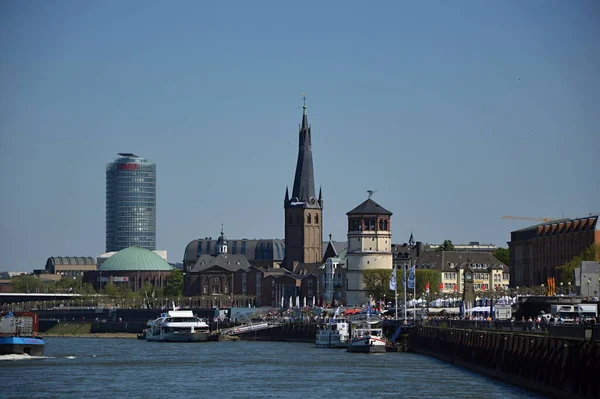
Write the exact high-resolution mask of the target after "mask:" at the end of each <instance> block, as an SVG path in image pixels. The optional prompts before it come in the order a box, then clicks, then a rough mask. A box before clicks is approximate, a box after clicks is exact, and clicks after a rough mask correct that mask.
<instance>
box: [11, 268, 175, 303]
mask: <svg viewBox="0 0 600 399" xmlns="http://www.w3.org/2000/svg"><path fill="white" fill-rule="evenodd" d="M11 283H12V285H13V291H14V292H23V293H35V292H39V293H72V294H81V295H94V294H104V295H107V296H109V297H111V298H125V299H133V298H146V297H148V298H150V297H152V298H162V297H181V296H183V272H182V271H181V270H173V271H172V272H171V275H170V276H169V278H168V280H167V284H166V286H165V287H154V286H153V285H152V284H150V283H145V284H144V285H143V286H142V287H140V289H139V290H138V291H133V289H132V288H131V287H130V286H129V285H128V284H113V283H112V282H109V283H107V284H106V285H104V286H102V289H101V290H100V291H96V290H95V289H94V287H93V286H92V285H91V284H89V283H84V282H83V281H82V279H81V277H76V278H68V277H65V278H62V279H61V280H58V281H52V282H44V281H42V280H40V279H39V278H38V277H36V276H32V275H24V276H18V277H13V278H12V279H11Z"/></svg>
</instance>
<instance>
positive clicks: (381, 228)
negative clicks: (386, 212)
mask: <svg viewBox="0 0 600 399" xmlns="http://www.w3.org/2000/svg"><path fill="white" fill-rule="evenodd" d="M379 230H384V228H383V220H380V221H379Z"/></svg>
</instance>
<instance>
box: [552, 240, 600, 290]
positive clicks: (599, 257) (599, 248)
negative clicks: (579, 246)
mask: <svg viewBox="0 0 600 399" xmlns="http://www.w3.org/2000/svg"><path fill="white" fill-rule="evenodd" d="M583 261H596V262H598V261H600V245H598V244H592V245H590V246H589V247H588V248H586V249H585V250H584V251H583V252H582V253H580V254H579V255H577V256H575V257H573V259H571V260H570V261H568V262H567V263H565V264H564V265H561V266H558V267H557V268H556V270H557V271H558V273H559V274H560V281H561V282H562V283H564V284H567V283H569V282H570V283H571V284H573V283H574V281H573V278H574V273H573V272H574V270H575V269H576V268H578V267H581V262H583Z"/></svg>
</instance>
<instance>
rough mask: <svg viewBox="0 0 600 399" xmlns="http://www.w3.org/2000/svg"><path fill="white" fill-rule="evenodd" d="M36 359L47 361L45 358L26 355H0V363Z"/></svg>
mask: <svg viewBox="0 0 600 399" xmlns="http://www.w3.org/2000/svg"><path fill="white" fill-rule="evenodd" d="M36 359H48V358H47V357H46V356H29V355H26V354H23V355H1V356H0V361H2V360H5V361H6V360H11V361H17V360H36Z"/></svg>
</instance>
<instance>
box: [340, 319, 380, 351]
mask: <svg viewBox="0 0 600 399" xmlns="http://www.w3.org/2000/svg"><path fill="white" fill-rule="evenodd" d="M381 321H382V320H381V318H379V317H377V316H368V317H367V318H365V319H354V320H352V327H351V330H350V342H349V343H348V352H358V353H385V351H386V349H385V348H386V339H385V336H384V335H383V329H382V328H379V327H376V325H377V324H379V323H381Z"/></svg>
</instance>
